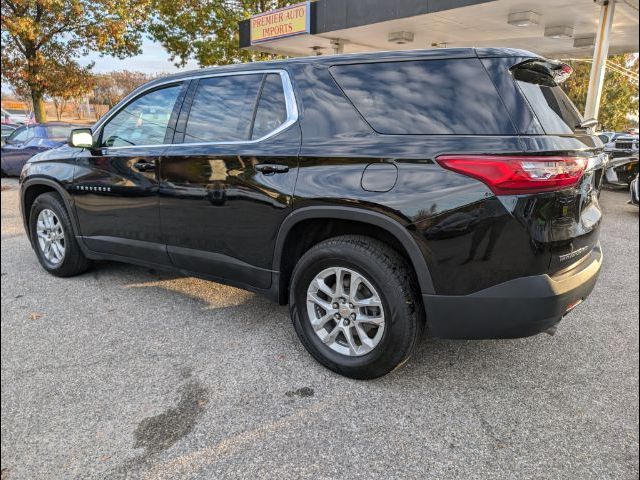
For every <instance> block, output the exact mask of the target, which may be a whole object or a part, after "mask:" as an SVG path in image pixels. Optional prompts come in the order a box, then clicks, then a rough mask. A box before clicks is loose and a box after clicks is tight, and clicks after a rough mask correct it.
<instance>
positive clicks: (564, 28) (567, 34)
mask: <svg viewBox="0 0 640 480" xmlns="http://www.w3.org/2000/svg"><path fill="white" fill-rule="evenodd" d="M544 36H545V37H551V38H555V39H560V38H573V27H570V26H568V25H558V26H556V27H547V28H545V29H544Z"/></svg>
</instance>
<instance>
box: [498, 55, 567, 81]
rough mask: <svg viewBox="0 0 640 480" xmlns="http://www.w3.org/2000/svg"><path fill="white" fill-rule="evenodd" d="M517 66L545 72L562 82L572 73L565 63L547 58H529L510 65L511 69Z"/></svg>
mask: <svg viewBox="0 0 640 480" xmlns="http://www.w3.org/2000/svg"><path fill="white" fill-rule="evenodd" d="M518 68H524V69H527V70H533V71H535V72H539V73H546V74H547V75H549V76H551V77H552V78H553V80H554V81H555V82H556V83H562V82H564V81H565V80H567V78H569V76H570V75H571V74H572V73H573V68H571V67H570V66H569V65H567V64H566V63H563V62H561V61H559V60H552V59H549V58H530V59H527V60H525V61H524V62H520V63H517V64H515V65H514V66H513V67H511V70H515V69H518Z"/></svg>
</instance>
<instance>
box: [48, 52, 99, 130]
mask: <svg viewBox="0 0 640 480" xmlns="http://www.w3.org/2000/svg"><path fill="white" fill-rule="evenodd" d="M46 75H47V76H48V77H50V78H51V79H52V80H51V81H50V82H48V89H47V90H48V94H49V96H50V97H51V100H52V101H53V106H54V108H55V110H56V117H58V120H61V119H62V114H63V113H64V110H65V108H66V106H67V105H68V104H69V102H71V101H72V100H73V99H75V98H81V97H82V96H84V95H86V94H87V93H89V92H90V91H91V88H92V86H93V74H92V73H91V66H88V67H81V66H80V65H78V64H77V63H76V62H74V61H68V62H67V63H65V64H59V65H55V66H54V69H53V70H48V71H47V72H46Z"/></svg>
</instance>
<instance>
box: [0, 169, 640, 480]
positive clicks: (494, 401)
mask: <svg viewBox="0 0 640 480" xmlns="http://www.w3.org/2000/svg"><path fill="white" fill-rule="evenodd" d="M2 186H3V190H2V209H1V210H2V248H1V250H2V302H1V303H2V318H1V323H2V335H1V337H2V353H1V362H2V395H1V397H2V399H1V400H2V411H1V416H2V480H14V479H15V480H17V479H29V480H31V479H56V480H57V479H97V478H108V479H119V478H141V479H224V478H247V479H255V478H277V479H279V480H284V479H299V478H312V479H318V480H319V479H334V478H354V479H391V478H416V479H425V478H429V479H440V478H451V479H454V478H455V479H458V478H464V479H488V478H492V479H494V478H495V479H512V478H519V479H534V478H535V479H547V478H548V479H581V480H582V479H591V478H598V479H609V478H610V479H627V478H628V479H637V478H638V209H637V208H636V207H633V206H630V205H627V204H626V201H627V198H628V196H627V194H626V192H612V191H605V192H603V194H602V198H601V202H602V204H603V207H604V210H605V218H604V221H603V227H602V233H601V240H602V244H603V249H604V255H605V261H604V267H603V271H602V274H601V276H600V279H599V282H598V284H597V286H596V289H595V291H594V293H593V294H592V295H591V297H589V298H588V299H587V300H586V301H585V302H584V303H583V304H582V305H580V306H579V307H578V308H577V309H576V310H574V311H573V312H572V313H571V314H570V315H569V316H567V317H566V318H565V320H563V322H562V323H561V324H560V326H559V328H558V331H557V333H556V335H555V336H553V337H551V336H549V335H545V334H543V335H538V336H535V337H531V338H526V339H519V340H498V341H444V340H429V339H425V340H424V341H423V342H422V343H421V345H420V347H419V348H418V350H417V352H416V353H415V355H414V357H413V358H412V359H411V360H410V361H409V362H408V363H407V364H406V365H405V366H404V367H403V368H402V369H400V370H398V371H395V372H393V373H392V374H390V375H388V376H386V377H383V378H381V379H378V380H374V381H355V380H350V379H346V378H343V377H340V376H338V375H336V374H334V373H332V372H330V371H328V370H326V369H324V368H323V367H322V366H320V365H319V364H317V363H316V362H315V361H314V360H313V359H312V358H311V356H310V355H308V354H307V353H306V351H305V350H304V348H303V347H302V345H301V344H300V342H299V341H298V340H297V338H296V336H295V333H294V331H293V328H292V326H291V323H290V320H289V317H288V312H287V308H286V307H280V306H277V305H274V304H272V303H270V302H269V301H268V300H266V299H263V298H261V297H259V296H256V295H254V294H251V293H248V292H244V291H241V290H237V289H235V288H231V287H226V286H222V285H219V284H216V283H212V282H207V281H203V280H198V279H194V278H185V277H180V276H175V275H171V274H166V273H162V272H156V271H153V270H149V269H145V268H140V267H134V266H129V265H124V264H118V263H107V262H105V263H99V264H97V265H96V266H95V267H94V268H93V269H92V270H91V271H90V272H89V273H86V274H84V275H81V276H79V277H75V278H69V279H60V278H56V277H53V276H51V275H48V274H47V273H46V272H44V270H42V268H41V267H40V266H39V264H38V262H37V260H36V257H35V255H34V253H33V252H32V250H31V248H30V246H29V243H28V241H27V238H26V236H25V234H24V231H23V229H22V222H21V219H20V216H19V213H18V208H17V188H16V182H15V181H12V180H5V179H3V180H2Z"/></svg>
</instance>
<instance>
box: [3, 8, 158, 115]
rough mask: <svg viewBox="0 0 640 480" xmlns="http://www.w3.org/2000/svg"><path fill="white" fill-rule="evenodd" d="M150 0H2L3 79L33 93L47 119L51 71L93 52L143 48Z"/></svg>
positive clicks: (119, 52) (126, 52)
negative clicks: (46, 106) (143, 33)
mask: <svg viewBox="0 0 640 480" xmlns="http://www.w3.org/2000/svg"><path fill="white" fill-rule="evenodd" d="M150 2H151V0H122V1H114V0H2V56H1V59H2V79H3V80H6V81H7V82H9V83H10V84H12V85H14V86H15V87H16V88H19V89H26V90H28V92H29V96H30V97H31V100H32V103H33V109H34V112H35V116H36V120H37V121H39V122H42V121H45V120H46V113H45V110H44V97H45V95H47V94H48V93H49V91H50V89H51V87H52V84H51V82H50V80H51V79H50V75H47V70H51V69H57V68H61V67H62V66H64V65H66V64H68V62H70V61H73V59H75V58H78V57H79V56H82V55H86V54H88V53H89V52H90V51H99V52H100V53H101V54H109V55H114V56H116V57H118V58H124V57H126V56H129V55H134V54H137V53H140V45H141V42H142V32H143V31H144V29H145V27H146V19H147V18H148V13H149V10H148V9H149V5H150Z"/></svg>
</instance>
